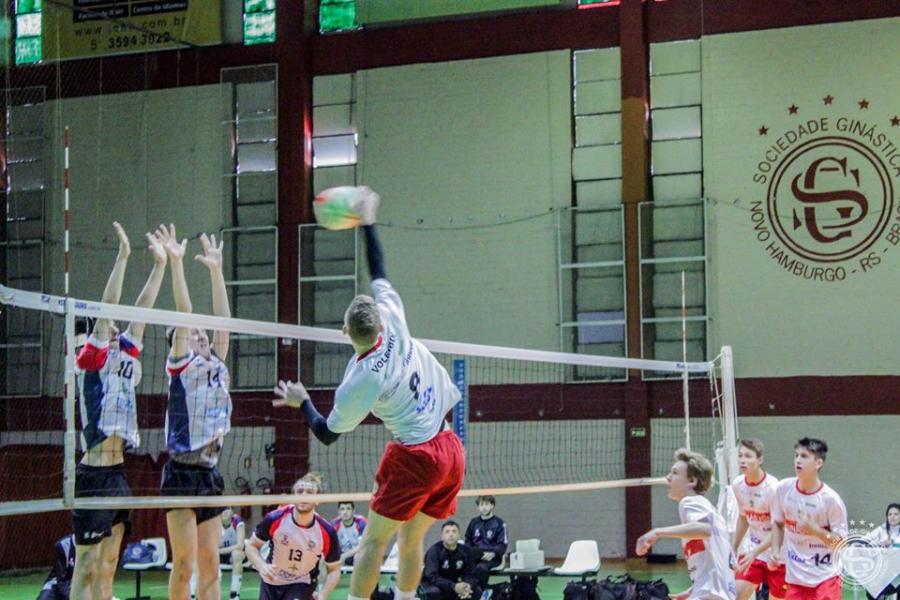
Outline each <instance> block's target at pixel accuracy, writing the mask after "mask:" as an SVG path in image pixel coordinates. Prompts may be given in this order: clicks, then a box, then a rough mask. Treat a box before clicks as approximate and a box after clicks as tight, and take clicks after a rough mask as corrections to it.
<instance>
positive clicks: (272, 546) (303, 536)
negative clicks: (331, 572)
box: [253, 505, 341, 589]
mask: <svg viewBox="0 0 900 600" xmlns="http://www.w3.org/2000/svg"><path fill="white" fill-rule="evenodd" d="M253 535H254V536H255V537H256V539H258V540H261V541H263V542H267V543H268V544H269V556H268V558H266V562H267V563H269V564H270V565H272V567H273V571H274V577H270V576H269V575H266V574H260V577H261V578H262V580H263V581H265V582H266V583H268V584H269V585H291V584H295V583H308V584H311V586H312V587H313V589H315V586H316V577H317V576H318V573H319V560H320V559H325V562H326V563H332V564H333V563H336V562H338V561H339V560H340V559H341V546H340V542H339V541H338V539H337V533H335V531H334V528H333V527H332V526H331V524H330V523H329V522H328V521H326V520H325V519H323V518H322V517H321V516H319V515H318V514H316V515H314V517H313V521H312V523H310V524H309V525H307V526H303V525H299V524H298V523H297V522H296V521H295V520H294V507H293V506H292V505H288V506H282V507H279V508H277V509H275V510H273V511H272V512H270V513H269V514H267V515H266V516H265V517H263V520H262V521H260V522H259V523H258V524H257V525H256V529H255V530H254V532H253Z"/></svg>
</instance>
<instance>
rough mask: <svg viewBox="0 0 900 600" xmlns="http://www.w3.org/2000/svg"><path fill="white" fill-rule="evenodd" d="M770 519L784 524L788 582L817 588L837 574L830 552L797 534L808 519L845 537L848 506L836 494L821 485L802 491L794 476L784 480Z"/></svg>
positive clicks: (823, 546)
mask: <svg viewBox="0 0 900 600" xmlns="http://www.w3.org/2000/svg"><path fill="white" fill-rule="evenodd" d="M772 518H773V519H774V520H775V521H777V522H779V523H784V547H785V551H786V552H785V561H784V562H785V565H786V567H787V571H786V573H785V580H786V581H787V582H788V583H793V584H795V585H802V586H806V587H816V586H817V585H819V584H820V583H822V582H823V581H825V580H826V579H831V578H832V577H836V576H838V575H839V574H840V572H839V570H838V567H837V565H836V564H835V561H834V560H833V556H832V549H831V548H830V547H829V546H828V545H827V544H826V543H825V542H823V541H822V540H820V539H819V538H817V537H814V536H812V535H807V534H805V533H801V531H800V530H801V523H802V522H803V521H805V520H811V521H813V522H814V523H816V524H817V525H819V527H822V528H823V529H827V530H829V531H831V533H832V534H834V535H836V536H838V537H839V538H844V537H846V536H847V534H848V532H849V528H848V526H847V507H846V506H844V501H843V500H841V497H840V496H838V494H837V492H835V491H834V490H833V489H831V488H830V487H828V486H827V485H825V483H824V482H822V483H821V484H820V485H819V489H817V490H816V491H814V492H803V491H801V490H800V487H799V482H798V480H797V478H796V477H791V478H789V479H783V480H782V481H781V482H780V483H779V484H778V488H777V489H776V493H775V502H773V503H772Z"/></svg>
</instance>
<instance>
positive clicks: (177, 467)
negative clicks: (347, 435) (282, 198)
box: [157, 225, 232, 600]
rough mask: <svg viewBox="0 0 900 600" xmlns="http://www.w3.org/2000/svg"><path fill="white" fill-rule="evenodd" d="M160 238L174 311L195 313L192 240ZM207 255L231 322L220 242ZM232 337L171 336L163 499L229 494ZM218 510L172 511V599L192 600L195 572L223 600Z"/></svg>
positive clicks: (204, 588) (213, 598)
mask: <svg viewBox="0 0 900 600" xmlns="http://www.w3.org/2000/svg"><path fill="white" fill-rule="evenodd" d="M157 236H158V237H159V238H160V239H161V240H162V241H163V245H164V246H165V249H166V252H167V253H168V255H169V262H170V264H171V268H172V291H173V294H174V296H175V308H176V310H178V311H179V312H183V313H190V312H192V305H191V298H190V295H189V293H188V287H187V280H186V279H185V275H184V253H185V248H186V247H187V240H182V241H181V242H179V241H178V239H177V237H176V234H175V226H174V225H171V226H170V227H169V228H167V227H166V226H165V225H160V227H159V229H158V230H157ZM200 243H201V244H202V246H203V254H200V255H198V256H196V257H195V259H196V260H197V261H198V262H200V263H201V264H203V265H204V266H205V267H206V268H207V269H209V275H210V280H211V283H212V304H213V313H214V314H215V315H216V316H219V317H229V316H231V310H230V308H229V306H228V294H227V291H226V289H225V277H224V275H223V274H222V245H223V244H222V242H219V243H218V244H217V243H216V237H215V236H212V238H208V237H207V236H206V234H203V235H202V236H200ZM228 342H229V335H228V332H227V331H216V332H214V333H213V338H212V344H210V339H209V336H208V335H207V334H206V332H205V331H203V330H202V329H194V328H191V329H188V328H186V327H178V328H176V329H175V330H174V332H172V335H171V344H172V347H171V348H170V350H169V357H168V360H167V361H166V371H167V372H168V374H169V402H168V407H167V410H166V446H167V448H168V451H169V462H167V463H166V465H165V467H163V476H162V485H161V488H160V495H162V496H220V495H222V491H223V489H224V487H225V482H224V480H223V479H222V475H221V474H220V473H219V470H218V469H217V468H216V465H217V464H218V461H219V453H220V452H221V450H222V443H223V440H224V438H225V435H226V434H227V433H228V431H229V430H230V429H231V408H232V406H231V395H230V393H229V391H228V386H229V381H230V375H229V372H228V367H227V366H226V364H225V358H226V356H227V355H228ZM224 510H225V509H224V508H223V507H218V508H176V509H169V510H167V511H166V523H167V525H168V529H169V540H170V542H171V544H172V573H171V575H170V577H169V598H170V599H172V600H187V598H188V594H189V589H190V579H191V574H192V572H193V570H194V565H195V564H196V566H197V571H198V575H197V587H198V589H197V596H198V597H199V598H200V600H218V598H219V596H220V589H219V541H220V537H221V534H222V528H221V525H220V519H218V518H217V517H218V516H219V515H220V514H221V513H222V512H223V511H224Z"/></svg>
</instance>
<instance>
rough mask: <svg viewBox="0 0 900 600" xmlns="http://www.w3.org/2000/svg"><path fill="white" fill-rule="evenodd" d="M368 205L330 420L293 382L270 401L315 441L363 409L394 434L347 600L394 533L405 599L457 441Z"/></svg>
mask: <svg viewBox="0 0 900 600" xmlns="http://www.w3.org/2000/svg"><path fill="white" fill-rule="evenodd" d="M377 204H378V195H377V194H375V192H372V191H371V190H369V194H368V195H367V196H365V197H364V198H363V199H362V201H361V202H360V206H359V207H357V212H358V213H359V214H360V215H361V217H362V222H363V235H364V236H365V240H366V257H367V259H368V265H369V274H370V276H371V278H372V291H373V293H374V296H375V297H374V298H371V297H369V296H357V297H356V298H354V299H353V301H352V302H351V303H350V306H349V308H348V309H347V311H346V313H345V314H344V327H343V331H344V333H345V334H346V335H348V336H349V337H350V343H351V344H352V345H353V349H354V350H355V351H356V354H355V356H353V357H352V358H351V359H350V363H349V364H348V365H347V369H346V371H344V379H343V381H342V382H341V385H340V386H339V387H338V389H337V390H336V391H335V395H334V408H333V409H332V411H331V414H329V415H328V418H327V419H325V418H323V417H322V415H320V414H319V412H318V411H317V410H316V408H315V406H313V404H312V402H311V401H310V399H309V394H307V392H306V389H305V388H304V387H303V385H302V384H301V383H299V382H298V383H291V382H283V381H282V382H279V385H278V387H277V388H276V389H275V393H276V394H277V395H278V396H279V398H278V399H276V400H275V401H274V402H273V404H274V405H275V406H292V407H299V408H301V409H302V410H303V413H304V415H305V417H306V420H307V422H308V423H309V426H310V429H311V430H312V432H313V434H314V435H315V436H316V438H318V439H319V441H321V442H322V443H324V444H332V443H334V442H335V440H337V438H338V436H339V435H340V434H342V433H345V432H348V431H352V430H353V429H355V428H356V426H357V425H359V424H360V423H361V422H362V421H363V419H365V417H366V415H368V414H369V413H370V412H371V413H372V414H374V415H375V416H376V417H379V418H380V419H381V420H382V421H383V422H384V424H385V426H386V427H387V428H388V429H389V430H390V431H391V432H392V433H393V434H394V437H395V440H394V441H391V442H389V443H388V445H387V446H386V448H385V453H384V456H383V457H382V459H381V464H380V465H379V467H378V471H377V472H376V474H375V484H376V491H375V493H374V495H373V497H372V503H371V504H370V508H369V517H368V518H369V526H368V529H366V534H365V535H364V536H363V538H362V540H361V541H360V546H359V551H358V552H357V554H356V556H355V557H354V569H353V576H352V577H351V580H350V595H349V596H348V600H363V599H366V598H369V597H370V596H371V595H372V591H373V590H374V589H375V586H376V585H377V583H378V578H379V568H380V566H381V560H382V557H383V556H384V554H385V550H386V549H387V545H388V543H389V542H390V540H391V539H392V538H393V536H394V534H397V536H398V538H397V545H398V548H399V571H398V573H397V581H396V586H397V593H396V594H395V597H396V598H398V599H399V600H412V598H413V597H414V596H415V590H416V586H417V585H418V583H419V579H420V577H421V574H422V570H421V565H422V557H423V554H424V549H423V547H422V540H423V538H424V537H425V533H426V532H427V531H428V529H429V527H431V525H432V524H433V523H434V522H435V521H436V520H438V519H446V518H448V517H450V516H451V515H453V513H454V512H456V494H457V493H458V492H459V490H460V488H461V487H462V482H463V474H464V471H465V457H464V453H463V448H462V443H461V442H460V441H459V438H457V437H456V435H454V433H453V432H452V431H450V429H449V427H448V426H447V423H446V421H445V419H444V416H445V415H446V414H447V411H449V410H450V409H451V408H452V407H453V405H454V404H456V403H457V402H458V401H459V399H460V393H459V390H457V389H456V387H455V386H454V385H453V382H452V381H451V380H450V377H449V375H447V371H446V370H445V369H444V367H442V366H441V364H440V363H439V362H438V361H437V360H436V359H435V358H434V356H432V355H431V353H430V352H429V351H428V349H427V348H425V346H423V345H422V344H421V343H420V342H419V341H417V340H415V339H414V338H412V337H411V336H410V333H409V328H408V327H407V324H406V314H405V312H404V309H403V302H402V301H401V300H400V295H399V294H398V293H397V292H396V290H394V287H393V286H392V285H391V283H390V282H389V281H388V280H387V279H386V276H385V270H384V263H383V257H382V252H381V246H380V244H379V242H378V237H377V235H376V233H375V228H374V226H373V223H374V222H375V210H376V207H377ZM409 473H416V474H417V475H418V477H415V478H413V477H410V476H409V475H408V474H409Z"/></svg>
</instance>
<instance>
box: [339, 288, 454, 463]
mask: <svg viewBox="0 0 900 600" xmlns="http://www.w3.org/2000/svg"><path fill="white" fill-rule="evenodd" d="M372 291H373V292H374V295H375V301H376V303H377V304H378V310H379V312H380V313H381V322H382V325H383V327H384V330H383V331H382V332H381V335H379V336H378V341H377V342H376V343H375V346H374V347H373V348H372V349H371V350H369V351H368V352H366V353H365V354H362V355H359V356H354V357H353V358H351V359H350V363H349V364H348V365H347V369H346V370H345V371H344V379H343V381H342V382H341V385H340V386H339V387H338V389H337V390H336V391H335V394H334V408H333V409H332V411H331V414H329V415H328V429H330V430H331V431H333V432H335V433H345V432H347V431H352V430H353V429H355V428H356V426H357V425H359V424H360V423H361V422H362V421H363V419H365V418H366V415H368V414H369V413H370V412H371V413H372V414H373V415H375V416H376V417H378V418H379V419H381V420H382V421H383V422H384V424H385V426H386V427H387V428H388V430H390V432H391V433H393V434H394V437H395V438H397V440H398V441H400V442H401V443H402V444H406V445H412V444H421V443H423V442H427V441H428V440H430V439H431V438H433V437H434V436H436V435H437V434H438V433H440V432H441V430H442V429H443V427H444V417H445V415H446V414H447V411H449V410H450V409H451V408H452V407H453V405H455V404H456V403H457V402H459V400H460V397H461V395H460V393H459V390H458V389H457V387H456V386H455V385H454V384H453V382H452V381H451V380H450V376H449V375H448V374H447V370H446V369H444V367H443V366H442V365H441V364H440V363H439V362H438V361H437V359H436V358H435V357H434V356H433V355H432V354H431V352H429V351H428V349H427V348H425V346H424V345H422V344H421V343H420V342H419V341H418V340H415V339H413V338H412V337H411V336H410V335H409V329H408V328H407V326H406V314H405V312H404V310H403V302H402V301H401V300H400V295H399V294H398V293H397V291H396V290H394V287H393V286H392V285H391V283H390V282H389V281H388V280H387V279H376V280H374V281H373V282H372Z"/></svg>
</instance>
